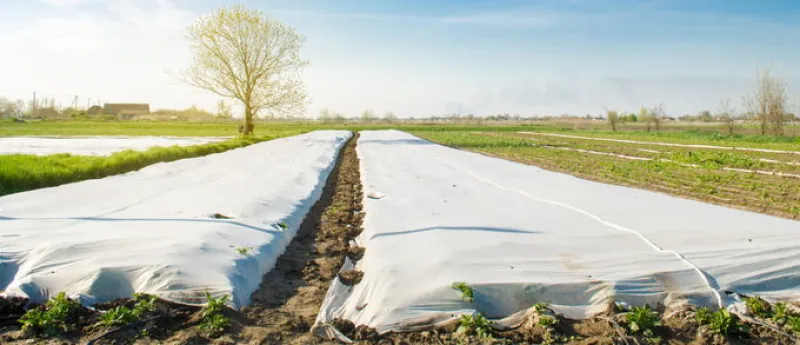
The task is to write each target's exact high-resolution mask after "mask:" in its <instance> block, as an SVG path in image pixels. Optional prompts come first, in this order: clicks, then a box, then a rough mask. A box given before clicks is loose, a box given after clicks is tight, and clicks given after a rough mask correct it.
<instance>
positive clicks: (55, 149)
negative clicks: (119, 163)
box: [0, 137, 227, 156]
mask: <svg viewBox="0 0 800 345" xmlns="http://www.w3.org/2000/svg"><path fill="white" fill-rule="evenodd" d="M225 139H227V138H219V137H174V138H169V137H81V138H74V137H66V138H45V137H9V138H0V154H4V155H6V154H27V155H37V156H45V155H52V154H58V153H69V154H72V155H79V156H109V155H111V154H113V153H115V152H119V151H124V150H134V151H144V150H147V149H149V148H151V147H157V146H176V145H177V146H193V145H203V144H208V143H213V142H218V141H222V140H225Z"/></svg>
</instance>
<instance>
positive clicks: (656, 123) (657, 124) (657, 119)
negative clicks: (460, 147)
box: [650, 103, 667, 132]
mask: <svg viewBox="0 0 800 345" xmlns="http://www.w3.org/2000/svg"><path fill="white" fill-rule="evenodd" d="M666 115H667V114H666V113H665V112H664V104H663V103H659V104H658V105H655V106H653V107H652V108H650V121H651V122H653V127H654V128H655V130H656V132H658V131H660V130H661V121H663V120H664V118H665V117H666Z"/></svg>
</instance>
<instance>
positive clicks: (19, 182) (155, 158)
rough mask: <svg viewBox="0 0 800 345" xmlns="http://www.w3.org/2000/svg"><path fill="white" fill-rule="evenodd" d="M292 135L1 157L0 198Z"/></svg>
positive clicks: (287, 133) (289, 133) (284, 133)
mask: <svg viewBox="0 0 800 345" xmlns="http://www.w3.org/2000/svg"><path fill="white" fill-rule="evenodd" d="M292 134H297V133H295V132H288V131H285V132H279V133H273V134H272V135H266V136H261V137H255V138H234V139H229V140H226V141H222V142H217V143H210V144H205V145H195V146H185V147H183V146H171V147H153V148H150V149H148V150H146V151H141V152H139V151H132V150H126V151H121V152H117V153H114V154H112V155H110V156H108V157H103V156H77V155H70V154H54V155H47V156H35V155H25V154H12V155H0V196H2V195H6V194H11V193H19V192H24V191H28V190H32V189H38V188H45V187H53V186H58V185H61V184H65V183H70V182H76V181H82V180H87V179H96V178H102V177H106V176H110V175H116V174H121V173H126V172H129V171H134V170H138V169H141V168H143V167H146V166H148V165H151V164H154V163H159V162H169V161H174V160H178V159H183V158H191V157H200V156H205V155H209V154H212V153H219V152H224V151H227V150H231V149H235V148H239V147H244V146H247V145H251V144H254V143H257V142H261V141H265V140H270V139H273V138H277V137H281V136H288V135H292Z"/></svg>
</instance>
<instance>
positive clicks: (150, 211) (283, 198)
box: [0, 131, 351, 307]
mask: <svg viewBox="0 0 800 345" xmlns="http://www.w3.org/2000/svg"><path fill="white" fill-rule="evenodd" d="M350 136H351V133H350V132H347V131H317V132H312V133H308V134H304V135H299V136H295V137H289V138H283V139H275V140H272V141H268V142H263V143H259V144H255V145H251V146H248V147H245V148H240V149H235V150H231V151H227V152H224V153H219V154H213V155H208V156H205V157H200V158H191V159H184V160H179V161H175V162H170V163H159V164H155V165H151V166H148V167H146V168H144V169H142V170H139V171H135V172H131V173H127V174H123V175H118V176H112V177H107V178H103V179H98V180H89V181H83V182H78V183H72V184H67V185H62V186H58V187H54V188H46V189H40V190H35V191H30V192H24V193H19V194H12V195H8V196H5V197H2V198H0V290H5V292H4V295H13V296H24V297H28V298H30V299H31V300H33V301H34V302H42V301H44V300H46V299H47V298H48V297H50V296H52V295H54V294H56V293H58V292H62V291H63V292H66V293H67V295H68V296H71V297H73V298H78V299H79V300H80V301H81V302H82V303H84V304H86V305H91V304H94V303H98V302H105V301H109V300H113V299H116V298H124V297H130V296H131V295H132V294H133V293H134V292H144V293H150V294H155V295H158V296H160V297H162V298H165V299H167V300H171V301H175V302H180V303H186V304H202V303H204V301H205V298H204V294H205V292H208V293H210V294H211V295H213V296H221V295H231V296H232V302H233V305H234V306H237V307H238V306H242V305H246V304H247V303H248V302H249V298H250V295H251V294H252V293H253V292H254V291H255V290H256V289H257V288H258V287H259V284H260V283H261V278H262V276H263V275H264V274H265V273H266V272H268V271H270V270H271V269H272V268H273V267H274V265H275V262H276V260H277V258H278V256H279V255H280V254H281V253H283V252H284V250H285V248H286V246H287V245H288V244H289V242H290V241H291V239H292V238H293V237H294V235H295V233H296V232H297V229H298V227H299V226H300V223H301V222H302V221H303V218H304V217H305V215H306V214H307V213H308V211H309V210H310V208H311V207H312V205H313V204H314V203H315V202H316V201H317V199H318V198H319V197H320V195H321V193H322V189H323V187H324V185H325V182H326V179H327V177H328V175H329V174H330V172H331V170H332V169H333V167H334V163H335V160H336V157H337V154H338V151H339V150H340V148H341V147H342V145H343V144H344V143H345V142H346V140H347V139H348V138H350Z"/></svg>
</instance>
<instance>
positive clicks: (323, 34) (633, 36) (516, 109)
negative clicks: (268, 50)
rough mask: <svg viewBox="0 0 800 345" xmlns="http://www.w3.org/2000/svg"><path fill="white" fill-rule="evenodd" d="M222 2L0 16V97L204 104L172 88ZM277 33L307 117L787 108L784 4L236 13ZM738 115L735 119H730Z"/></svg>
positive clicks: (540, 2) (796, 89) (679, 1)
mask: <svg viewBox="0 0 800 345" xmlns="http://www.w3.org/2000/svg"><path fill="white" fill-rule="evenodd" d="M231 3H234V1H228V0H197V1H194V0H0V42H2V43H3V47H4V49H2V53H0V76H2V78H0V96H3V97H6V98H12V99H17V98H24V99H30V98H31V96H32V93H33V92H34V91H36V92H37V93H38V95H39V97H52V98H56V99H57V100H58V102H59V103H61V104H64V105H68V104H69V103H71V102H72V99H73V97H74V96H75V95H77V96H79V103H80V104H82V105H85V104H86V102H87V98H88V97H91V99H92V100H94V101H97V100H103V101H106V102H145V103H150V104H151V107H152V108H154V109H155V108H185V107H188V106H190V105H193V104H194V105H198V106H200V107H202V108H206V109H208V110H214V109H215V104H216V102H217V100H218V99H219V98H218V97H217V96H215V95H212V94H210V93H208V92H205V91H202V90H197V89H194V88H192V87H190V86H186V85H184V84H182V83H181V82H180V81H178V80H177V78H176V77H175V75H177V74H178V73H180V71H181V70H183V69H185V68H186V67H187V66H188V65H189V63H190V61H191V56H190V54H189V50H188V43H187V42H186V41H185V39H184V38H183V30H184V29H185V28H186V27H187V26H188V25H190V24H191V23H192V22H193V21H194V20H195V19H196V18H197V16H199V15H202V14H205V13H207V12H209V11H211V10H213V9H214V8H217V7H219V6H223V5H227V4H231ZM239 3H243V4H245V5H247V6H248V7H253V8H258V9H261V10H263V11H265V12H266V13H268V14H269V15H271V16H273V17H275V18H278V19H280V20H282V21H284V22H286V23H287V24H289V25H291V26H292V27H294V28H295V29H297V31H299V32H300V33H301V34H303V35H304V36H305V37H306V39H307V41H306V45H305V47H304V49H303V55H304V57H305V58H307V59H308V60H310V62H311V65H310V67H309V68H308V69H307V70H306V72H305V80H306V85H307V88H308V91H309V96H310V104H309V106H308V110H307V111H306V115H307V116H312V117H313V116H316V115H317V114H318V112H319V110H320V109H322V108H328V109H331V110H335V111H338V112H342V113H345V114H346V115H349V116H357V115H358V114H359V113H360V112H361V111H363V110H364V109H370V110H373V111H375V112H376V113H378V114H381V113H383V112H385V111H392V112H394V113H395V114H397V115H399V116H402V117H408V116H416V117H420V116H431V115H442V114H446V113H453V112H457V113H462V114H467V113H473V114H476V115H487V114H495V113H510V114H515V113H519V114H521V115H525V116H529V115H535V114H539V115H546V114H563V113H570V114H586V113H592V114H598V113H601V112H603V110H604V109H606V108H608V109H617V110H624V111H635V110H636V109H638V108H639V106H642V105H652V104H655V103H661V102H663V104H664V107H665V110H666V111H667V112H668V113H669V114H681V113H696V112H697V111H700V110H704V109H708V110H712V111H713V110H715V109H716V108H717V106H718V104H719V102H720V100H721V99H724V98H728V97H729V98H730V99H731V101H732V102H733V104H734V105H739V104H740V101H741V97H742V95H743V94H744V93H745V92H746V91H747V90H748V89H749V88H751V87H752V85H753V83H754V82H755V75H756V71H757V70H758V69H759V68H762V67H765V66H772V67H773V68H774V69H775V70H776V71H778V72H779V73H780V74H781V75H782V76H784V77H785V78H786V80H787V82H788V84H789V90H790V96H791V97H792V99H793V100H794V101H795V104H797V103H798V102H797V101H798V98H800V97H798V96H800V59H798V58H800V45H798V42H799V41H800V2H797V1H788V0H786V1H784V0H760V1H744V0H671V1H670V0H536V1H534V0H528V1H523V0H497V1H489V0H481V1H479V0H463V1H456V0H439V1H423V0H339V1H326V0H296V1H292V0H281V1H278V0H275V1H270V0H267V1H256V0H249V1H239ZM739 108H741V106H739Z"/></svg>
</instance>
